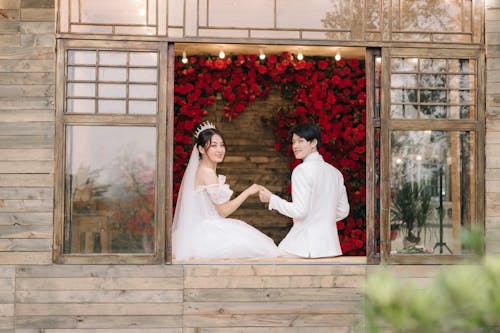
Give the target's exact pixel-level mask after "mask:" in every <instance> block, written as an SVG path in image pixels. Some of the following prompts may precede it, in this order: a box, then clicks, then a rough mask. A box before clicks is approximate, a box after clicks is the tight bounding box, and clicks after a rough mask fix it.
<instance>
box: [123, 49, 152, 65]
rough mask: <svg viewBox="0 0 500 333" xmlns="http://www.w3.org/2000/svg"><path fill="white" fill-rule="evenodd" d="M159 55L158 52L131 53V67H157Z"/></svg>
mask: <svg viewBox="0 0 500 333" xmlns="http://www.w3.org/2000/svg"><path fill="white" fill-rule="evenodd" d="M156 65H158V53H156V52H130V66H156Z"/></svg>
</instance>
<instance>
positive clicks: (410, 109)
mask: <svg viewBox="0 0 500 333" xmlns="http://www.w3.org/2000/svg"><path fill="white" fill-rule="evenodd" d="M417 113H418V110H417V106H416V105H411V104H403V105H398V104H393V105H391V117H392V118H394V119H417Z"/></svg>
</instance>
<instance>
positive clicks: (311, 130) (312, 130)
mask: <svg viewBox="0 0 500 333" xmlns="http://www.w3.org/2000/svg"><path fill="white" fill-rule="evenodd" d="M294 134H297V135H298V136H300V137H301V138H304V139H306V140H307V141H309V142H310V141H312V140H314V139H316V141H317V142H318V144H317V145H316V149H319V147H320V146H321V130H320V129H319V127H318V125H316V124H308V123H306V124H298V125H297V126H295V127H294V128H292V129H291V130H290V133H289V138H290V139H291V138H292V136H293V135H294Z"/></svg>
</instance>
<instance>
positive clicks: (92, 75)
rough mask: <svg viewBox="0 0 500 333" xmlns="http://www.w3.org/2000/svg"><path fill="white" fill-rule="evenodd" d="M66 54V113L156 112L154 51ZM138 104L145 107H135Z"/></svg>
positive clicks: (83, 51)
mask: <svg viewBox="0 0 500 333" xmlns="http://www.w3.org/2000/svg"><path fill="white" fill-rule="evenodd" d="M67 57H68V59H67V61H68V66H67V68H66V71H67V80H66V109H65V112H67V113H71V112H72V113H96V114H110V113H114V114H129V113H130V114H144V115H146V114H156V113H157V109H156V104H155V103H151V100H152V99H153V100H156V98H157V90H158V53H157V52H145V51H110V50H93V51H89V50H68V52H67ZM134 83H135V84H134ZM137 83H140V84H139V85H138V84H137ZM138 104H139V105H146V106H145V107H140V108H139V109H140V110H138V107H137V105H138Z"/></svg>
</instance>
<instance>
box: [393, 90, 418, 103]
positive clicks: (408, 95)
mask: <svg viewBox="0 0 500 333" xmlns="http://www.w3.org/2000/svg"><path fill="white" fill-rule="evenodd" d="M417 96H418V92H417V90H414V89H392V90H391V101H392V102H393V103H417Z"/></svg>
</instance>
